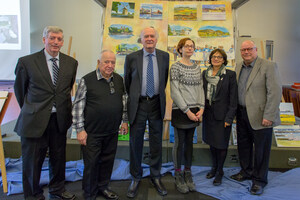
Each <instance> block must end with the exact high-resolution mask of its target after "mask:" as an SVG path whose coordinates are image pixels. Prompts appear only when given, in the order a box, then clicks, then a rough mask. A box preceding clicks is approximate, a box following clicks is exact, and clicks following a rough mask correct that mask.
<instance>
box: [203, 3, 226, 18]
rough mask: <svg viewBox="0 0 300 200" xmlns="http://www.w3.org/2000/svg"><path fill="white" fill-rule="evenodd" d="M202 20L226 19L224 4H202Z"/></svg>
mask: <svg viewBox="0 0 300 200" xmlns="http://www.w3.org/2000/svg"><path fill="white" fill-rule="evenodd" d="M202 20H226V11H225V4H204V5H202Z"/></svg>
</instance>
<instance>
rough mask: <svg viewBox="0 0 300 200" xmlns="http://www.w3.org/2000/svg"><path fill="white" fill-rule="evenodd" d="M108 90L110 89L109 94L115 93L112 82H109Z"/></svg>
mask: <svg viewBox="0 0 300 200" xmlns="http://www.w3.org/2000/svg"><path fill="white" fill-rule="evenodd" d="M109 89H110V94H114V93H115V85H114V82H113V81H112V80H111V81H110V82H109Z"/></svg>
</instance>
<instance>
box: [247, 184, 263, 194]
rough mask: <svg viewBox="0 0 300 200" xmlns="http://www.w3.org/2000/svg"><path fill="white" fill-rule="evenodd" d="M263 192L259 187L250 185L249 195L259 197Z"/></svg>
mask: <svg viewBox="0 0 300 200" xmlns="http://www.w3.org/2000/svg"><path fill="white" fill-rule="evenodd" d="M263 192H264V189H263V187H262V186H260V185H256V184H252V187H251V190H250V193H251V194H253V195H261V194H262V193H263Z"/></svg>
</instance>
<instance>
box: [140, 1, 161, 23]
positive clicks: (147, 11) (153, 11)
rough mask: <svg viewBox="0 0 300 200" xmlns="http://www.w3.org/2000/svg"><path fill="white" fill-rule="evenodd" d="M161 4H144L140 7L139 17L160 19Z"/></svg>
mask: <svg viewBox="0 0 300 200" xmlns="http://www.w3.org/2000/svg"><path fill="white" fill-rule="evenodd" d="M162 15H163V6H162V4H145V3H142V4H141V7H140V18H141V19H162Z"/></svg>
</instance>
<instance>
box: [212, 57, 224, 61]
mask: <svg viewBox="0 0 300 200" xmlns="http://www.w3.org/2000/svg"><path fill="white" fill-rule="evenodd" d="M211 58H212V59H219V60H221V59H222V58H223V57H222V56H212V57H211Z"/></svg>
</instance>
